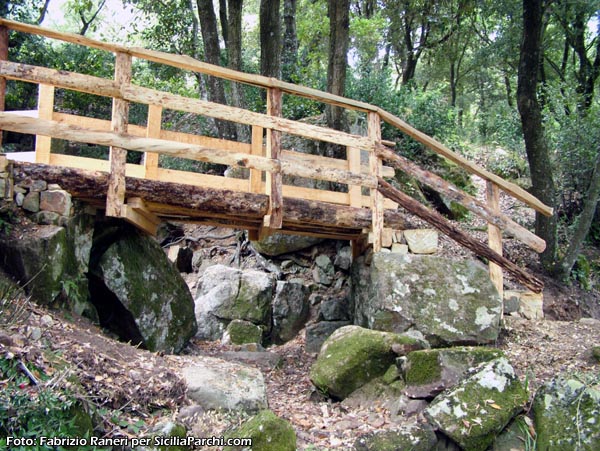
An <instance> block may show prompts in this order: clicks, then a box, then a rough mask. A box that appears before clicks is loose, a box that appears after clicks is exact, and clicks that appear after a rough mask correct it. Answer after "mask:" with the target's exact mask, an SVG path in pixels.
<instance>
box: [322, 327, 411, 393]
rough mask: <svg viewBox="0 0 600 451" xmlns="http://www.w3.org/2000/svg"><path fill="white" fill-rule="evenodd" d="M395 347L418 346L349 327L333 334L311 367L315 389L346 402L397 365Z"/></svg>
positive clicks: (390, 335)
mask: <svg viewBox="0 0 600 451" xmlns="http://www.w3.org/2000/svg"><path fill="white" fill-rule="evenodd" d="M393 344H401V345H411V346H415V347H418V346H419V343H418V341H417V340H415V339H413V338H410V337H406V336H402V335H398V334H394V333H387V332H379V331H374V330H369V329H363V328H360V327H358V326H346V327H343V328H341V329H338V330H337V331H336V332H334V333H333V335H331V336H330V337H329V338H328V339H327V340H326V342H325V343H324V344H323V347H322V348H321V352H320V353H319V357H318V358H317V361H316V362H315V364H314V365H313V367H312V368H311V372H310V379H311V381H312V382H313V384H315V386H316V387H317V388H318V389H320V390H321V391H323V392H324V393H327V394H328V395H329V396H331V397H333V398H337V399H344V398H345V397H346V396H348V395H349V394H350V393H352V392H353V391H354V390H356V389H357V388H359V387H361V386H362V385H364V384H365V383H366V382H368V381H370V380H372V379H374V378H376V377H379V376H383V374H385V372H386V371H387V370H388V368H389V367H390V365H392V364H393V363H394V362H395V359H396V353H395V352H394V351H392V345H393Z"/></svg>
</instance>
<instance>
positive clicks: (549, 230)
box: [517, 0, 557, 270]
mask: <svg viewBox="0 0 600 451" xmlns="http://www.w3.org/2000/svg"><path fill="white" fill-rule="evenodd" d="M542 2H543V0H523V40H522V43H521V52H520V55H521V56H520V60H519V75H518V87H517V105H518V108H519V114H520V115H521V124H522V127H523V137H524V139H525V149H526V151H527V159H528V161H529V170H530V173H531V183H532V193H533V195H535V196H536V197H537V198H538V199H540V200H541V201H542V202H544V203H545V204H546V205H550V206H555V204H556V188H555V184H554V172H553V170H552V161H551V159H550V153H549V149H548V143H547V141H546V137H545V135H544V124H543V121H542V109H541V106H540V102H539V100H538V96H537V91H538V74H539V68H540V62H541V56H542V30H543V15H544V10H543V8H542ZM535 233H536V234H537V235H538V236H540V237H541V238H543V239H544V240H545V241H546V250H545V251H544V252H543V253H542V254H541V262H542V265H543V266H544V267H545V268H546V269H547V270H551V269H552V267H553V266H554V264H555V262H556V256H557V219H556V214H555V215H553V216H552V217H546V216H543V215H542V214H540V213H536V217H535Z"/></svg>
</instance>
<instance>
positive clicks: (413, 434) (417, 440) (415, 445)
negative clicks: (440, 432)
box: [354, 423, 438, 451]
mask: <svg viewBox="0 0 600 451" xmlns="http://www.w3.org/2000/svg"><path fill="white" fill-rule="evenodd" d="M437 441H438V440H437V437H436V435H435V432H434V431H433V429H432V428H431V426H429V425H428V424H426V423H423V424H418V423H412V424H406V425H403V426H402V427H400V428H399V429H396V430H392V431H380V432H372V433H369V434H365V435H363V436H362V437H359V438H358V440H356V442H355V443H354V450H355V451H404V450H410V451H431V450H432V449H433V447H434V446H435V445H436V443H437Z"/></svg>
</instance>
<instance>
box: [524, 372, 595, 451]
mask: <svg viewBox="0 0 600 451" xmlns="http://www.w3.org/2000/svg"><path fill="white" fill-rule="evenodd" d="M532 411H533V417H534V422H535V430H536V432H537V449H538V451H571V450H574V449H576V450H578V451H593V450H598V449H600V377H599V376H598V374H588V375H573V376H568V375H561V376H559V377H557V378H555V379H553V380H552V381H550V382H548V383H546V384H544V385H543V386H542V387H541V388H540V389H539V390H538V391H537V393H536V395H535V399H534V402H533V408H532Z"/></svg>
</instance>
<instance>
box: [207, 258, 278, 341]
mask: <svg viewBox="0 0 600 451" xmlns="http://www.w3.org/2000/svg"><path fill="white" fill-rule="evenodd" d="M198 285H199V286H198V291H197V295H196V301H195V305H196V307H195V312H196V320H197V322H198V332H197V337H198V338H202V339H204V340H218V339H220V338H221V337H222V336H223V332H224V331H225V328H226V327H227V325H228V324H229V323H230V322H231V321H232V320H234V319H240V320H244V321H248V322H251V323H253V324H256V325H259V326H264V329H265V332H268V331H269V329H270V324H271V301H272V298H273V287H274V281H273V277H272V276H270V275H269V274H266V273H264V272H260V271H255V270H246V271H242V270H239V269H236V268H231V267H229V266H224V265H214V266H209V267H208V268H207V269H206V271H204V273H203V275H202V277H201V278H200V280H199V281H198Z"/></svg>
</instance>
